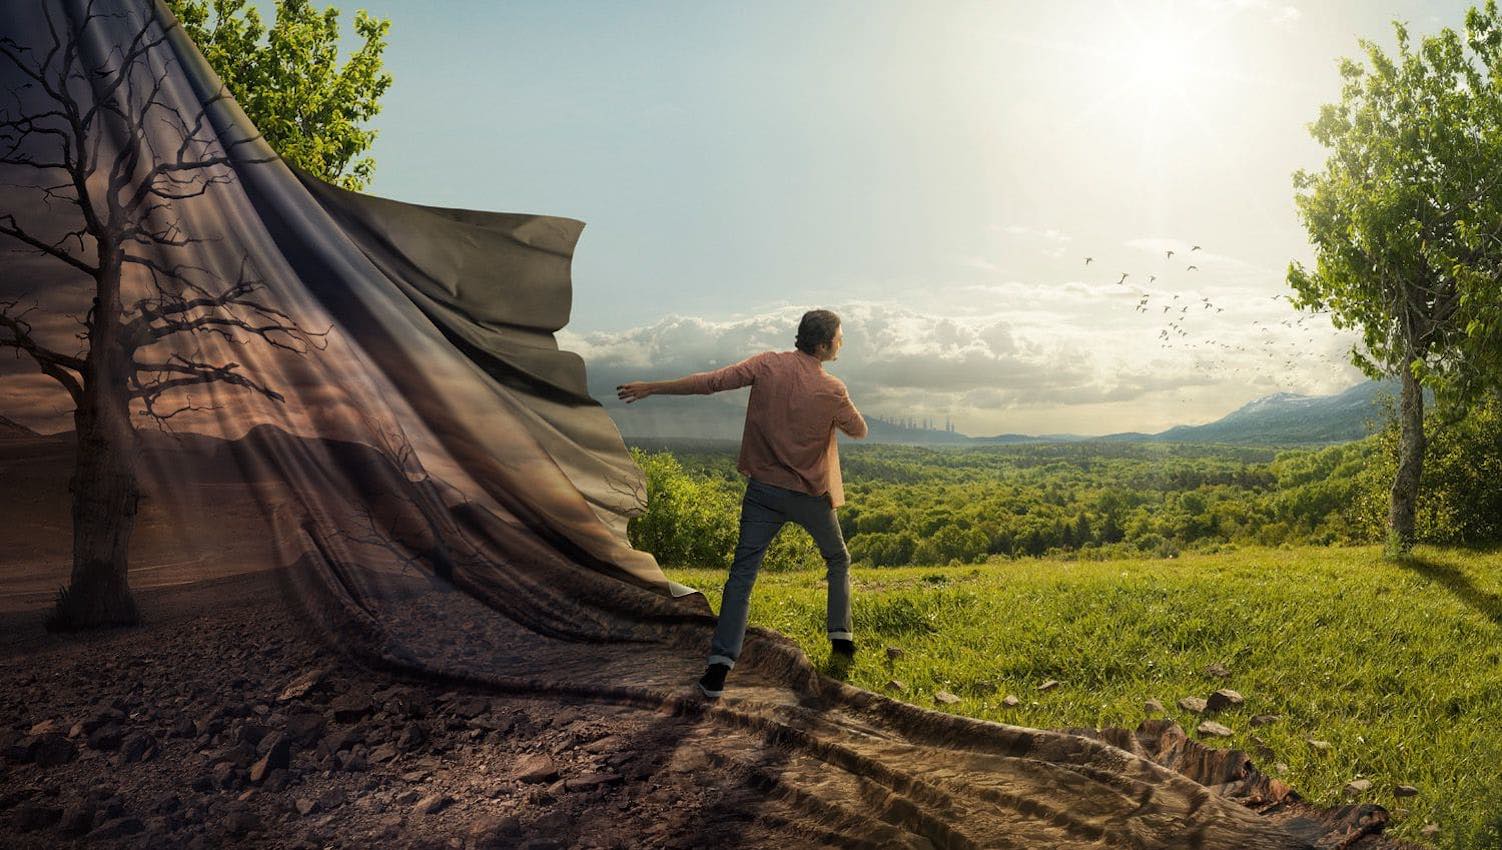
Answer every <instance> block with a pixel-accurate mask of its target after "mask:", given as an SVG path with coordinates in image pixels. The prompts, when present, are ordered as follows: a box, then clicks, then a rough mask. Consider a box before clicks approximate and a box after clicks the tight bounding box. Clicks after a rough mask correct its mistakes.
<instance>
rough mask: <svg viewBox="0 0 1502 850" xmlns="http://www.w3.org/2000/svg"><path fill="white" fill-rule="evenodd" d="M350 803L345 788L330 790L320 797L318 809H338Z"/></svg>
mask: <svg viewBox="0 0 1502 850" xmlns="http://www.w3.org/2000/svg"><path fill="white" fill-rule="evenodd" d="M347 802H349V795H348V794H346V793H344V789H343V788H330V789H329V790H327V791H325V792H323V793H322V794H320V795H319V796H318V808H319V809H321V810H322V811H325V812H327V811H330V810H332V809H337V808H339V807H340V806H342V805H344V804H345V803H347Z"/></svg>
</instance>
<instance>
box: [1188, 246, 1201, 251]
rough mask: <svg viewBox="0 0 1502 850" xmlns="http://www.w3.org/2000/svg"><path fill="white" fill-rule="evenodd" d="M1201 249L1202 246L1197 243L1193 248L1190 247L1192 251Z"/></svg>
mask: <svg viewBox="0 0 1502 850" xmlns="http://www.w3.org/2000/svg"><path fill="white" fill-rule="evenodd" d="M1199 249H1200V246H1198V245H1196V246H1194V247H1193V248H1190V249H1189V250H1191V251H1198V250H1199Z"/></svg>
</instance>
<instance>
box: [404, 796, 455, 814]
mask: <svg viewBox="0 0 1502 850" xmlns="http://www.w3.org/2000/svg"><path fill="white" fill-rule="evenodd" d="M453 802H454V798H453V797H450V796H449V795H447V794H429V795H428V796H426V797H423V798H422V799H421V800H418V801H417V805H415V806H413V807H412V811H414V812H416V813H418V814H420V815H434V814H437V813H439V812H441V811H443V810H444V809H446V808H448V807H449V805H450V804H451V803H453Z"/></svg>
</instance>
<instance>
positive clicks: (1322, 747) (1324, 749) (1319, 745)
mask: <svg viewBox="0 0 1502 850" xmlns="http://www.w3.org/2000/svg"><path fill="white" fill-rule="evenodd" d="M1308 741H1309V746H1310V747H1312V748H1314V750H1315V751H1316V752H1321V753H1328V752H1331V751H1333V750H1334V749H1335V748H1334V747H1332V746H1330V742H1329V741H1316V740H1314V739H1313V738H1309V739H1308Z"/></svg>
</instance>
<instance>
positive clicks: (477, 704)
mask: <svg viewBox="0 0 1502 850" xmlns="http://www.w3.org/2000/svg"><path fill="white" fill-rule="evenodd" d="M489 710H490V700H487V699H466V700H461V701H460V702H456V703H454V714H455V715H456V716H458V717H462V718H464V719H465V720H473V719H475V718H476V717H479V716H480V715H482V714H484V713H485V712H487V711H489Z"/></svg>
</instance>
